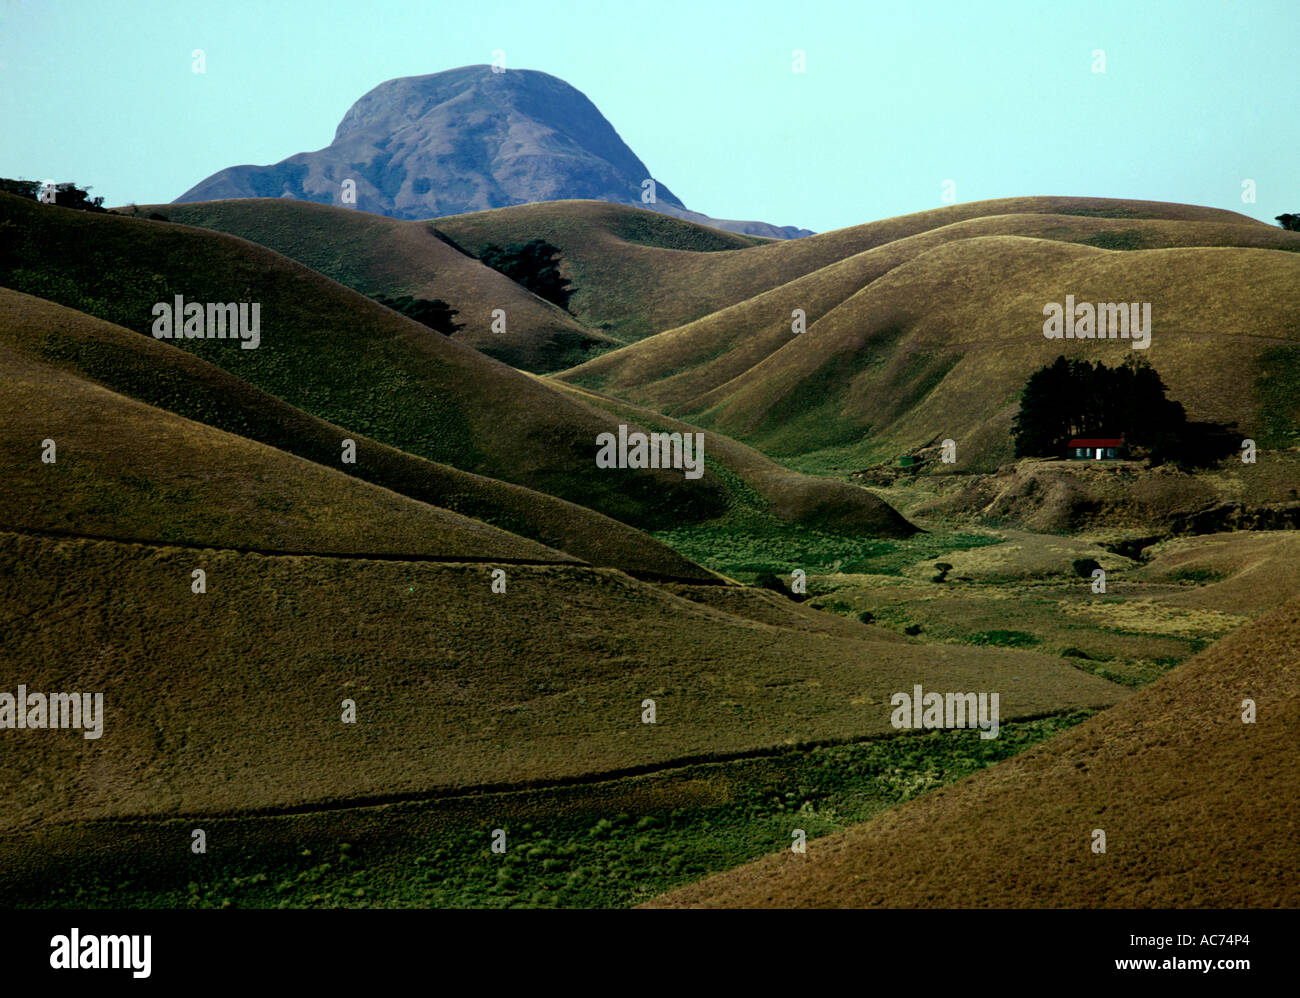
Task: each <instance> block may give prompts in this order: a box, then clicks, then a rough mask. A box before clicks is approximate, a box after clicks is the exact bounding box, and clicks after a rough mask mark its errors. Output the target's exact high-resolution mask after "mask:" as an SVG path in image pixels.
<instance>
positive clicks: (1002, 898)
mask: <svg viewBox="0 0 1300 998" xmlns="http://www.w3.org/2000/svg"><path fill="white" fill-rule="evenodd" d="M1298 640H1300V600H1295V599H1293V600H1291V601H1290V602H1288V603H1287V604H1285V605H1284V606H1282V607H1280V608H1278V609H1276V610H1274V611H1273V612H1271V613H1270V614H1268V615H1267V616H1265V617H1263V618H1260V619H1259V620H1257V621H1254V622H1252V623H1251V624H1248V625H1246V626H1245V627H1243V628H1241V629H1240V630H1238V631H1236V632H1234V633H1232V634H1230V635H1228V636H1227V637H1226V638H1224V639H1222V640H1221V641H1219V642H1218V643H1216V644H1215V645H1213V646H1211V647H1210V648H1208V649H1207V650H1206V651H1204V652H1202V653H1201V654H1200V655H1198V656H1197V657H1195V658H1194V659H1192V660H1190V661H1188V662H1187V663H1185V664H1184V665H1182V666H1180V667H1179V668H1178V669H1176V670H1175V671H1174V672H1172V673H1170V674H1169V675H1168V676H1166V677H1164V678H1163V679H1160V680H1158V681H1156V682H1155V683H1152V684H1151V685H1150V686H1148V687H1146V688H1145V689H1143V690H1141V691H1140V692H1138V693H1137V694H1135V695H1134V696H1133V697H1131V698H1130V699H1128V700H1127V701H1125V702H1124V703H1122V704H1119V705H1118V706H1116V707H1114V708H1112V709H1110V710H1107V711H1104V712H1103V713H1101V714H1099V715H1097V716H1096V717H1093V718H1091V719H1090V720H1088V721H1086V722H1084V723H1083V724H1081V725H1079V726H1078V727H1077V728H1074V729H1072V730H1070V731H1067V732H1065V733H1063V734H1061V735H1059V736H1057V737H1056V738H1053V739H1051V740H1050V741H1048V742H1046V743H1044V744H1042V745H1040V746H1038V747H1036V748H1033V749H1031V750H1029V751H1028V752H1025V753H1023V754H1022V755H1019V756H1017V757H1015V758H1013V759H1010V760H1008V761H1006V762H1002V763H999V764H998V765H996V766H994V767H992V768H990V769H987V770H985V771H983V772H981V773H978V774H976V775H974V776H971V777H968V778H967V779H965V780H962V781H960V782H959V783H956V784H954V785H953V786H951V787H947V788H945V789H943V790H939V791H936V792H935V793H933V794H929V795H926V796H925V797H922V798H919V799H917V800H915V801H912V802H910V803H907V804H904V805H902V806H901V807H898V808H896V809H895V810H893V811H891V812H889V813H887V814H885V815H883V816H882V817H880V818H878V819H876V820H874V821H871V822H868V823H866V824H864V825H859V826H858V827H856V828H853V829H851V830H849V831H846V832H842V833H839V834H836V835H833V836H831V837H829V838H827V839H825V840H822V841H819V842H816V843H810V845H809V849H808V853H807V855H805V856H795V855H791V854H790V853H789V852H787V853H785V854H784V855H770V856H767V857H765V858H763V859H762V860H760V861H758V862H756V863H753V864H750V865H748V866H744V867H740V868H739V869H736V870H733V871H730V872H728V873H724V874H720V875H718V876H716V877H712V878H709V879H707V880H704V881H702V882H700V883H697V884H693V885H691V886H689V887H686V888H684V889H682V890H680V891H676V892H673V893H672V894H669V895H667V896H666V897H665V898H661V899H660V900H659V901H658V902H656V903H657V904H659V905H668V906H683V905H704V906H719V907H733V906H734V907H854V908H857V907H876V906H883V907H900V908H907V907H1066V908H1091V907H1125V908H1127V907H1135V908H1137V907H1142V908H1146V907H1152V908H1182V907H1207V908H1247V907H1251V908H1253V907H1295V906H1296V905H1297V904H1300V882H1298V881H1297V880H1296V878H1295V877H1294V876H1293V875H1292V871H1293V870H1294V866H1295V856H1296V853H1297V850H1300V822H1297V820H1296V817H1295V815H1296V807H1297V804H1298V803H1300V802H1298V801H1297V787H1298V786H1300V784H1297V782H1296V780H1295V779H1294V775H1293V774H1294V772H1295V767H1296V765H1297V762H1300V759H1298V758H1297V755H1298V753H1297V749H1296V742H1295V731H1296V730H1297V727H1298V726H1300V692H1298V691H1300V683H1298V682H1297V681H1298V680H1300V657H1298V656H1297V651H1296V647H1297V641H1298ZM1246 698H1249V699H1251V700H1253V701H1254V703H1255V705H1256V709H1257V715H1256V720H1255V723H1252V724H1247V723H1243V721H1242V711H1243V708H1242V702H1243V700H1244V699H1246ZM1094 829H1101V830H1102V831H1103V832H1104V833H1105V836H1106V842H1105V847H1106V848H1105V852H1104V853H1100V852H1094V851H1093V850H1092V844H1093V842H1094Z"/></svg>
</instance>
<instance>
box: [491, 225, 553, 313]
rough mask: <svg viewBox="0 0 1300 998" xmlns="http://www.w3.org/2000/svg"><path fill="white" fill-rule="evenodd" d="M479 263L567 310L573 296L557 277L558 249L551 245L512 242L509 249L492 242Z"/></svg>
mask: <svg viewBox="0 0 1300 998" xmlns="http://www.w3.org/2000/svg"><path fill="white" fill-rule="evenodd" d="M479 260H481V261H482V262H483V263H485V264H486V265H487V266H489V267H491V268H492V269H493V270H495V271H497V272H499V273H502V274H504V275H505V276H506V277H508V278H510V280H512V281H514V282H515V283H516V284H520V285H522V286H523V287H525V288H527V289H528V290H529V291H531V292H532V293H533V294H535V295H537V297H538V298H543V299H545V300H546V301H549V302H551V303H552V304H554V305H558V306H560V308H563V309H567V308H568V307H569V296H570V295H572V294H573V292H574V288H572V287H570V286H569V282H568V280H567V278H565V277H564V276H563V275H561V274H560V250H559V247H557V246H552V245H551V244H550V243H548V242H547V241H546V240H545V239H533V240H532V241H530V242H526V243H511V244H510V245H509V246H498V245H497V244H496V243H491V244H489V245H488V246H485V247H484V248H483V252H482V253H481V254H480V255H479Z"/></svg>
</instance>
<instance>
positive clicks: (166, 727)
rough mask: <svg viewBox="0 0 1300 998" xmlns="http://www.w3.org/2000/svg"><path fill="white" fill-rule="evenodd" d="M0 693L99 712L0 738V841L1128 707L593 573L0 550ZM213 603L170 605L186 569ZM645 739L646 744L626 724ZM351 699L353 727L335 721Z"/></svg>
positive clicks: (893, 641) (1017, 668) (1015, 672)
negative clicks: (989, 714)
mask: <svg viewBox="0 0 1300 998" xmlns="http://www.w3.org/2000/svg"><path fill="white" fill-rule="evenodd" d="M0 562H2V563H4V564H5V565H6V566H8V569H7V571H6V572H5V573H3V574H0V628H3V631H4V633H5V634H6V635H7V640H6V641H5V643H4V646H3V648H2V649H0V690H5V691H10V692H13V691H15V690H16V687H17V684H19V683H22V684H25V685H26V686H27V688H28V689H29V690H32V691H74V690H75V691H102V692H103V693H104V710H105V721H104V730H103V735H102V737H101V738H99V739H95V740H90V739H85V738H83V737H81V736H80V735H79V734H78V733H77V732H68V731H50V730H32V729H26V730H17V729H0V740H2V741H3V748H2V749H0V750H2V751H3V754H4V758H5V761H6V764H5V766H4V767H3V770H0V825H2V826H3V828H4V829H5V830H9V831H14V830H19V829H23V828H33V827H36V826H40V825H48V824H56V823H66V822H71V821H79V820H91V819H98V818H113V817H119V818H120V817H125V816H130V815H137V816H152V817H157V818H163V817H174V816H179V815H200V814H223V813H224V814H233V813H245V814H246V813H249V812H253V811H258V810H266V809H277V808H279V809H292V808H310V807H314V806H321V805H324V804H326V803H333V804H338V805H344V804H355V803H360V802H362V801H366V800H374V799H377V798H378V799H385V798H387V799H391V798H392V797H394V796H395V795H404V794H409V795H421V794H433V793H439V792H450V791H452V790H457V789H462V790H463V789H466V788H470V787H482V786H485V785H515V784H526V783H529V782H533V781H556V780H565V779H573V778H577V777H581V776H583V775H589V774H596V773H606V772H610V771H614V770H623V769H627V768H629V767H636V766H643V765H651V764H662V763H666V762H670V761H672V760H683V759H692V758H693V759H699V760H703V759H708V758H714V757H716V756H718V755H719V754H721V753H738V752H748V751H756V750H761V749H763V748H764V747H771V746H781V745H793V744H795V743H802V742H808V741H819V740H826V741H835V740H844V739H851V738H856V737H860V736H863V735H868V734H885V733H892V730H893V729H892V728H891V727H890V724H889V716H890V707H889V703H888V699H889V696H890V695H891V694H892V693H893V692H894V691H896V690H899V689H910V688H911V685H912V684H913V683H914V682H921V683H924V684H926V685H927V686H934V687H935V688H943V689H996V690H1000V691H1001V693H1002V717H1003V719H1007V720H1009V719H1012V718H1015V717H1027V716H1037V715H1041V714H1044V713H1050V712H1054V711H1057V710H1061V709H1065V708H1067V707H1076V706H1078V707H1096V706H1103V705H1107V704H1111V703H1115V702H1117V701H1118V700H1120V699H1123V698H1124V697H1125V696H1126V695H1127V692H1126V691H1124V690H1123V689H1121V688H1119V687H1116V686H1114V685H1113V684H1110V683H1108V682H1106V681H1104V680H1101V679H1098V678H1097V677H1094V676H1091V675H1088V674H1086V673H1084V672H1081V671H1079V670H1078V669H1075V668H1073V667H1072V666H1071V665H1069V664H1068V663H1067V662H1065V661H1063V660H1061V659H1056V658H1052V657H1049V656H1043V655H1036V654H1032V653H1029V652H1022V651H1016V650H1010V649H998V648H958V647H953V648H939V649H936V648H933V647H927V646H924V645H919V644H915V643H911V642H899V641H898V640H897V638H896V637H894V636H892V635H891V636H889V637H888V638H880V637H878V636H877V633H878V632H877V631H876V630H875V629H874V628H871V627H867V626H865V625H858V629H859V633H860V635H861V636H860V637H858V638H853V637H846V636H842V635H839V634H836V635H832V634H828V633H818V632H815V631H810V630H807V629H803V628H800V629H794V628H785V627H779V626H772V625H770V624H765V623H760V622H757V621H753V620H747V619H742V618H740V617H737V616H733V615H731V614H728V613H724V612H721V611H719V610H717V609H713V608H710V607H708V606H704V605H701V604H698V603H694V602H691V601H688V600H685V599H681V598H679V597H677V596H674V595H671V594H669V593H668V592H665V591H664V590H661V589H659V588H657V587H655V586H652V585H649V584H646V583H641V582H637V581H636V580H633V579H631V578H630V577H628V576H627V575H624V574H623V573H619V572H616V571H612V570H609V569H595V568H589V567H585V566H563V565H541V566H533V565H510V566H506V570H507V589H506V591H505V592H504V593H501V592H496V593H494V592H493V591H492V588H491V577H490V570H491V568H492V567H493V564H492V563H491V562H488V563H485V564H473V565H464V564H463V565H446V564H439V563H435V562H419V563H415V562H402V561H376V560H357V559H351V558H322V557H314V556H280V557H275V556H264V555H260V554H240V553H233V552H228V551H219V550H210V551H205V552H202V554H201V556H200V555H198V554H196V552H194V551H192V550H183V549H177V548H169V547H165V546H160V547H146V546H141V545H123V544H118V543H111V542H104V541H79V542H72V541H67V540H59V539H51V538H40V537H21V536H16V535H13V534H0ZM200 563H201V567H204V568H205V570H206V571H207V577H208V592H207V594H206V595H194V594H191V593H190V592H189V587H188V579H189V574H190V571H191V569H192V568H194V567H196V565H200ZM645 698H652V699H655V700H656V703H657V714H658V716H657V723H655V724H653V725H652V724H643V723H642V722H641V711H642V701H643V700H644V699H645ZM344 699H352V700H355V702H356V706H357V722H356V723H355V724H346V723H343V722H342V720H341V709H342V707H341V705H342V701H343V700H344Z"/></svg>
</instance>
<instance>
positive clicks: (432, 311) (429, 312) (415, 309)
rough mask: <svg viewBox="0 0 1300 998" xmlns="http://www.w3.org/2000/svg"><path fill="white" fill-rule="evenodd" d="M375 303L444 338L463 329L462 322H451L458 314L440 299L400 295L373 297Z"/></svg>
mask: <svg viewBox="0 0 1300 998" xmlns="http://www.w3.org/2000/svg"><path fill="white" fill-rule="evenodd" d="M374 298H375V301H377V302H379V304H381V305H387V306H388V307H389V308H391V309H392V310H393V311H394V312H400V313H402V315H404V316H406V317H407V318H410V319H414V320H415V321H416V322H419V323H422V324H424V325H426V326H428V327H429V328H430V329H433V330H435V331H437V332H439V333H442V334H443V335H444V336H450V335H451V334H452V333H454V332H456V330H458V329H464V328H465V324H464V323H463V322H455V321H453V320H454V319H455V317H456V316H457V315H459V314H460V313H458V312H457V311H456V309H454V308H452V307H451V306H450V305H448V304H447V303H446V302H445V301H443V300H442V299H441V298H413V297H411V296H410V295H402V296H401V297H398V298H389V297H388V296H387V295H375V296H374Z"/></svg>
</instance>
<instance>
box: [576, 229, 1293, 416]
mask: <svg viewBox="0 0 1300 998" xmlns="http://www.w3.org/2000/svg"><path fill="white" fill-rule="evenodd" d="M998 235H1014V236H1024V237H1028V238H1036V239H1051V240H1056V241H1060V242H1070V243H1079V244H1083V245H1087V246H1095V247H1097V248H1101V249H1170V248H1175V247H1190V246H1242V247H1255V248H1261V249H1290V250H1300V233H1295V232H1288V231H1286V230H1284V229H1280V228H1271V227H1268V226H1265V225H1261V224H1259V223H1257V222H1254V221H1250V222H1249V223H1247V222H1245V221H1242V222H1221V221H1204V220H1196V221H1182V220H1171V219H1119V218H1100V217H1095V216H1076V215H1061V214H997V215H986V216H980V217H977V218H971V219H966V220H964V221H959V222H954V223H952V224H950V225H944V226H940V227H938V228H933V229H928V230H926V231H924V232H921V233H918V234H916V235H912V236H905V237H902V238H900V239H896V240H893V241H891V242H888V243H885V244H884V245H881V246H877V247H875V248H873V249H869V250H865V251H863V252H861V253H856V254H854V255H852V256H849V257H846V258H844V259H842V260H839V261H837V262H835V263H832V264H830V265H828V266H826V267H822V268H820V269H818V270H816V271H813V272H812V273H810V274H807V275H805V276H803V277H799V278H796V279H794V280H791V281H789V282H787V283H784V284H781V285H780V286H778V287H774V288H772V289H771V290H769V291H765V292H763V293H762V294H759V295H756V296H754V297H753V298H749V299H746V300H745V301H743V302H740V303H738V304H736V305H733V306H731V307H729V308H724V309H720V310H719V311H717V312H714V313H712V314H710V315H707V316H705V317H704V318H702V319H698V320H696V321H695V322H691V323H687V324H686V325H684V326H681V327H678V328H676V329H673V330H669V331H666V332H663V333H661V334H659V335H658V336H654V337H651V338H649V339H646V340H642V341H640V342H638V343H635V344H632V345H629V346H627V347H624V348H622V349H620V350H618V351H615V352H612V353H607V354H604V355H602V356H600V357H598V358H595V359H593V360H591V361H588V362H586V363H584V364H582V365H580V366H578V367H576V368H574V369H573V370H571V371H568V372H565V373H564V374H563V375H561V377H563V378H564V379H565V380H569V381H573V382H575V383H578V384H583V385H587V386H590V387H593V388H599V389H601V390H602V391H606V392H609V393H612V394H615V395H619V396H620V397H626V398H628V399H630V400H632V401H637V402H640V403H642V404H645V405H649V406H652V407H655V408H659V409H663V410H666V411H672V409H673V408H674V407H678V406H688V405H689V404H690V403H691V401H692V400H694V399H698V398H699V397H701V396H703V395H705V394H707V393H708V392H710V391H713V390H715V389H717V388H719V387H721V386H722V385H724V384H726V383H727V382H729V381H731V380H732V379H733V378H737V377H740V376H741V375H743V374H744V373H745V372H746V371H748V370H749V369H750V368H752V367H753V366H755V365H756V364H758V363H759V362H761V361H762V360H764V359H765V358H766V357H767V356H768V355H770V354H771V353H774V352H775V351H777V350H779V349H781V348H782V347H784V346H785V345H786V344H787V343H789V342H790V340H791V339H792V338H793V337H794V334H793V332H792V329H791V321H792V320H791V316H792V313H793V311H794V310H795V309H802V310H803V312H804V315H805V318H806V322H807V324H808V325H809V326H811V325H812V324H814V323H815V322H817V321H818V320H819V319H821V318H822V317H823V316H825V315H827V314H828V313H829V312H830V311H831V310H833V309H834V308H835V307H837V306H838V305H840V304H842V303H843V302H845V301H846V300H847V299H849V298H850V297H852V296H853V295H854V294H856V293H858V292H859V291H861V290H862V289H863V288H864V287H866V286H867V285H868V284H870V283H871V282H872V281H874V280H876V279H878V278H880V277H881V276H883V275H884V274H886V273H888V272H889V271H891V270H893V269H894V268H895V267H898V266H900V265H901V264H903V263H907V262H909V261H911V260H913V259H915V258H916V257H917V256H919V255H920V254H922V253H924V252H926V251H927V250H931V249H935V248H937V247H939V246H942V245H945V244H947V243H950V242H953V241H956V240H959V239H971V238H976V237H981V236H998Z"/></svg>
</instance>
